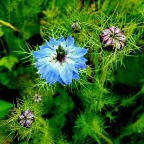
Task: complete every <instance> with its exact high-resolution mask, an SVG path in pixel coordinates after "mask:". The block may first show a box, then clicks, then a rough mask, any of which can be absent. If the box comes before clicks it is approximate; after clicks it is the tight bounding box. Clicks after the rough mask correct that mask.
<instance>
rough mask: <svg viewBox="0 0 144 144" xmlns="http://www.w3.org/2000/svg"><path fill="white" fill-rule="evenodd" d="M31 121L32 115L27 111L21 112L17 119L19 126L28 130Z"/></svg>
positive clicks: (32, 119)
mask: <svg viewBox="0 0 144 144" xmlns="http://www.w3.org/2000/svg"><path fill="white" fill-rule="evenodd" d="M33 121H34V115H33V113H32V112H31V111H30V110H29V109H27V110H25V111H23V112H22V113H21V114H20V116H19V118H18V122H19V124H20V125H21V126H23V127H26V128H29V127H30V126H31V124H32V122H33Z"/></svg>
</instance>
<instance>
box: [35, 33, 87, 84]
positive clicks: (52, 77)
mask: <svg viewBox="0 0 144 144" xmlns="http://www.w3.org/2000/svg"><path fill="white" fill-rule="evenodd" d="M86 52H87V49H85V48H79V47H77V46H76V45H75V44H74V39H73V38H72V36H69V37H68V38H67V39H66V40H65V39H64V37H63V36H61V37H60V38H59V40H55V39H54V38H50V41H49V42H48V41H46V42H45V44H44V45H42V46H40V50H37V51H34V52H33V57H34V59H35V61H36V62H35V67H36V68H37V70H38V73H39V74H40V75H41V79H45V80H46V81H47V83H49V84H54V83H56V82H59V83H61V84H62V85H69V84H70V83H71V82H72V80H73V79H75V80H78V79H79V73H78V70H79V69H85V68H86V64H85V62H86V59H85V58H84V57H83V56H84V55H85V54H86Z"/></svg>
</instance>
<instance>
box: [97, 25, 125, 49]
mask: <svg viewBox="0 0 144 144" xmlns="http://www.w3.org/2000/svg"><path fill="white" fill-rule="evenodd" d="M100 40H101V42H102V43H103V44H104V47H105V48H108V49H109V48H110V49H122V48H124V46H125V44H126V37H125V35H124V34H123V32H122V31H121V30H120V29H119V28H116V27H114V26H111V27H109V28H106V29H105V30H103V31H102V32H101V34H100Z"/></svg>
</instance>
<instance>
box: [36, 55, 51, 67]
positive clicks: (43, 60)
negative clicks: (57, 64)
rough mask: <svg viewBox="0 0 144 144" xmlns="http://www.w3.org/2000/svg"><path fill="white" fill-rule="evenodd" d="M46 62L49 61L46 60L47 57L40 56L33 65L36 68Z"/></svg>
mask: <svg viewBox="0 0 144 144" xmlns="http://www.w3.org/2000/svg"><path fill="white" fill-rule="evenodd" d="M48 63H49V61H48V60H47V57H45V58H40V59H37V62H36V63H35V67H36V68H38V67H39V66H41V65H46V64H48Z"/></svg>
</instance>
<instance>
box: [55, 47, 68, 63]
mask: <svg viewBox="0 0 144 144" xmlns="http://www.w3.org/2000/svg"><path fill="white" fill-rule="evenodd" d="M56 52H57V57H56V59H57V61H60V62H62V61H63V60H64V58H65V55H66V52H65V50H64V49H63V47H62V46H61V45H59V46H58V49H57V50H56Z"/></svg>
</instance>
